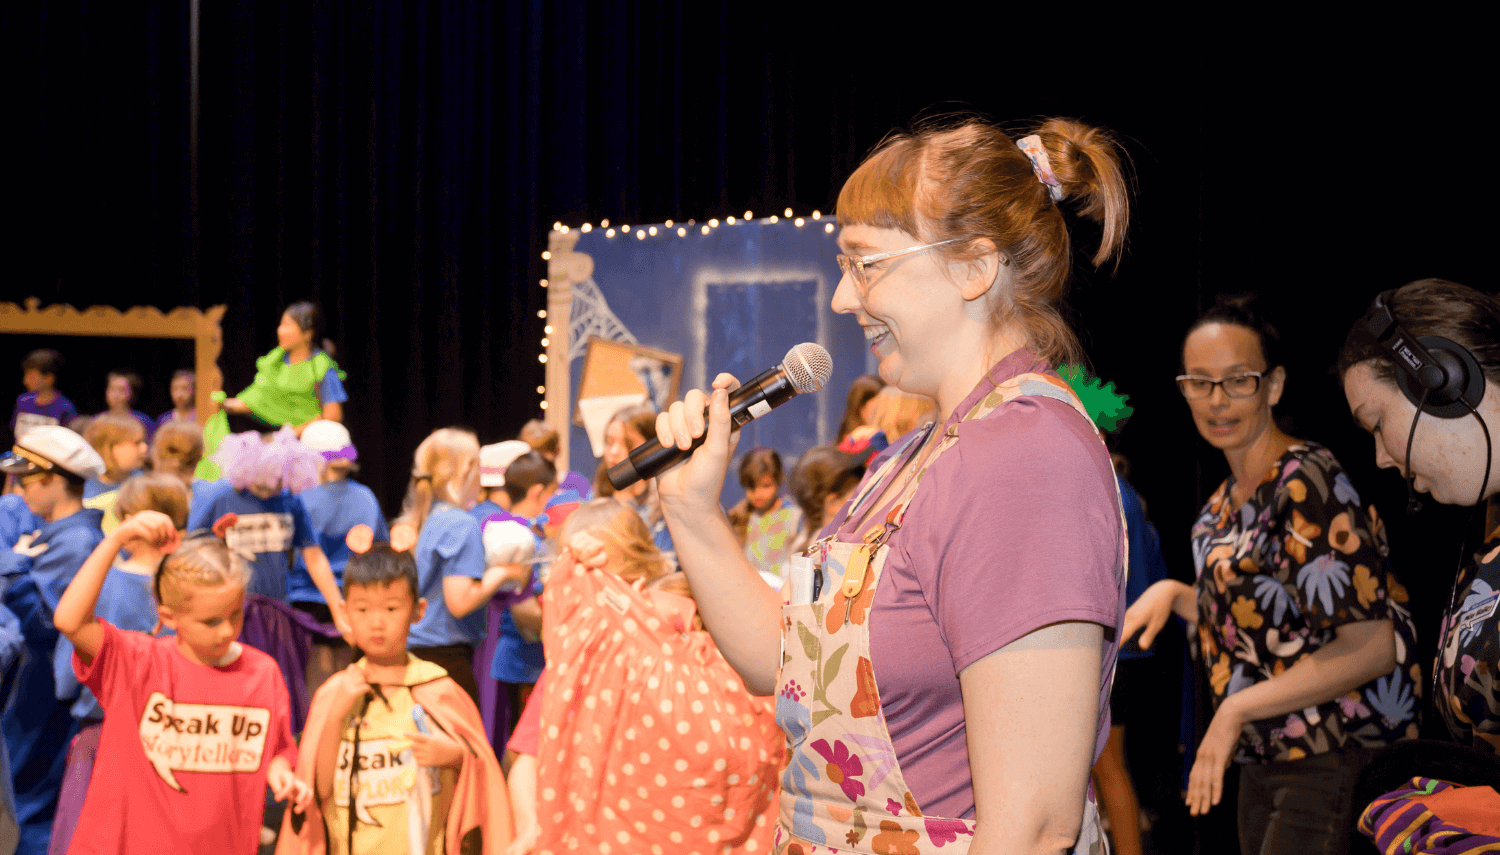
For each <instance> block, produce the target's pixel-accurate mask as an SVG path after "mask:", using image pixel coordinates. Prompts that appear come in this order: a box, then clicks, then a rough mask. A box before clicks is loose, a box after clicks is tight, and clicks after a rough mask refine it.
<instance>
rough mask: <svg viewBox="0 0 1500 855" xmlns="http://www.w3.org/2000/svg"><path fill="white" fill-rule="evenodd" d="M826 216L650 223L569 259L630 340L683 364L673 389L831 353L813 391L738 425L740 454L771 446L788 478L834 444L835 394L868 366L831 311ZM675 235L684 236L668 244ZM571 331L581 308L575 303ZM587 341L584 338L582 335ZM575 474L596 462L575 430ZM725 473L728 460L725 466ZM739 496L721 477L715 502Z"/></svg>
mask: <svg viewBox="0 0 1500 855" xmlns="http://www.w3.org/2000/svg"><path fill="white" fill-rule="evenodd" d="M832 222H833V218H832V217H827V216H825V217H823V218H822V219H821V220H813V219H811V218H808V219H807V220H806V221H805V222H804V224H803V225H801V226H798V225H797V224H796V222H795V221H793V220H787V219H782V220H780V221H778V222H775V223H772V222H769V221H768V220H754V221H750V222H745V221H739V222H737V223H735V224H733V225H730V224H728V223H722V222H721V223H720V224H719V226H718V227H717V228H710V229H709V232H708V234H703V233H702V227H703V224H693V225H675V226H673V227H672V228H667V227H664V226H657V227H656V228H657V234H656V235H654V236H652V235H649V234H648V236H647V237H646V238H644V239H639V238H638V237H637V235H638V233H639V232H640V231H641V230H642V229H647V228H648V227H646V226H638V227H635V228H633V229H632V231H631V232H630V233H623V232H618V231H617V232H616V233H615V234H614V236H613V237H610V236H609V235H608V233H607V232H606V230H605V229H594V230H593V231H591V232H589V233H587V234H584V235H582V236H581V237H580V238H579V241H578V246H577V248H576V251H577V252H581V253H585V254H587V255H590V256H592V257H593V259H594V275H593V278H592V280H590V281H589V282H585V283H583V285H582V286H581V288H589V287H595V288H597V289H598V292H599V295H600V296H602V297H603V298H604V300H605V302H607V303H608V306H609V311H610V312H612V313H613V315H614V316H615V318H616V319H618V321H619V323H620V324H621V325H623V327H624V328H625V329H627V330H629V332H630V334H631V335H633V336H634V338H635V340H636V342H637V343H639V344H642V345H646V346H648V347H655V348H659V349H661V350H666V351H670V352H673V353H680V354H682V356H683V378H682V391H684V392H686V391H687V390H688V389H691V388H694V387H697V388H702V387H704V386H705V385H706V384H707V383H708V382H710V381H711V380H712V379H713V377H714V375H716V374H718V373H719V372H720V371H728V372H730V373H732V374H734V375H735V376H736V377H739V378H740V379H742V380H744V379H748V378H750V377H753V376H755V375H756V374H758V373H760V372H761V371H764V370H765V369H767V368H769V367H771V366H772V365H775V364H776V363H778V362H780V361H781V359H782V357H783V356H785V355H786V352H787V350H789V349H790V348H791V347H792V346H793V345H796V344H798V343H800V342H804V341H815V342H817V343H819V344H821V345H823V346H824V347H826V348H827V349H828V352H829V354H830V355H832V356H833V377H832V379H831V380H829V382H828V385H827V386H826V387H824V389H823V391H822V392H820V393H818V394H816V395H801V396H798V397H797V398H795V399H793V400H792V401H790V402H788V403H787V404H785V405H783V406H782V407H781V408H779V409H778V410H777V411H776V412H775V413H772V414H770V415H768V416H766V417H765V418H761V419H757V420H755V421H754V422H751V423H750V425H749V426H747V427H746V428H745V429H744V431H743V433H744V436H742V437H741V440H740V446H739V453H741V454H742V453H744V452H745V451H748V450H749V449H751V448H754V447H756V446H770V447H772V448H775V449H776V450H777V451H778V452H780V453H781V456H782V460H783V461H784V463H785V464H786V467H787V471H788V472H790V470H791V467H792V465H793V463H794V462H795V461H796V458H797V457H798V456H799V455H800V454H802V452H804V451H806V450H807V449H808V448H811V447H812V446H814V445H820V444H823V443H828V442H831V441H832V440H833V436H834V434H835V433H836V432H837V430H838V425H839V420H840V419H841V418H842V417H843V407H844V396H845V394H846V393H847V392H848V389H849V384H850V383H851V382H853V380H854V378H855V377H857V376H859V375H860V374H864V373H866V372H869V371H872V370H873V365H871V364H868V363H869V351H868V349H867V348H866V347H865V341H864V335H863V333H862V332H861V331H860V329H859V326H858V325H857V324H856V323H855V322H854V320H853V318H851V317H848V316H844V315H837V314H835V313H834V312H833V310H832V309H831V308H830V306H829V303H830V301H831V300H832V299H833V291H834V288H836V287H837V285H838V280H839V272H838V265H837V264H835V263H834V260H833V257H834V255H835V254H836V253H837V252H838V247H837V245H836V244H835V242H834V240H835V237H836V232H834V231H830V230H829V226H830V225H831V224H832ZM679 228H683V229H686V235H685V236H681V237H679V236H678V233H677V230H678V229H679ZM573 305H574V318H573V320H574V324H573V326H574V330H575V334H578V333H577V332H576V331H577V330H578V320H579V317H578V312H579V308H580V301H579V300H578V299H577V297H575V300H574V304H573ZM585 335H586V333H585ZM570 345H571V346H570V348H569V350H570V353H572V354H575V356H574V357H573V359H572V362H571V373H570V376H571V384H572V388H571V389H570V396H569V401H570V403H572V404H574V405H576V402H577V397H578V383H579V378H580V375H581V373H582V368H583V359H582V356H581V354H582V352H583V350H584V348H583V347H582V346H581V344H580V342H577V341H573V342H570ZM569 447H570V454H571V461H570V462H571V465H572V468H573V469H574V471H577V472H583V473H585V474H589V475H592V473H593V472H594V471H595V469H596V468H597V467H598V465H599V461H598V459H597V458H595V457H594V455H593V453H592V449H591V448H590V446H589V442H588V436H587V434H586V433H585V432H584V430H583V428H581V427H577V426H574V427H573V428H572V437H571V440H570V445H569ZM735 465H736V466H737V465H738V461H736V464H735ZM742 496H743V491H742V490H741V489H740V487H739V483H738V479H737V475H736V471H735V470H734V469H731V471H730V474H729V478H728V482H727V483H726V484H725V489H724V502H725V504H726V505H728V504H732V503H733V502H737V501H739V499H740V498H741V497H742Z"/></svg>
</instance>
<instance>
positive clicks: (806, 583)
mask: <svg viewBox="0 0 1500 855" xmlns="http://www.w3.org/2000/svg"><path fill="white" fill-rule="evenodd" d="M813 572H814V570H813V560H812V556H810V555H806V554H804V553H801V552H798V553H795V554H793V555H792V560H791V562H790V563H789V564H788V565H787V582H788V584H790V585H791V591H790V594H791V604H792V605H794V606H805V605H807V604H808V603H811V602H812V601H813Z"/></svg>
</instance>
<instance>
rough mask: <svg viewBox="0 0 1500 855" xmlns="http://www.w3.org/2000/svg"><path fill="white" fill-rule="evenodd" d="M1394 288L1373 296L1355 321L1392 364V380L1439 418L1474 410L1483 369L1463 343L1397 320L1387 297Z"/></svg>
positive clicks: (1481, 394)
mask: <svg viewBox="0 0 1500 855" xmlns="http://www.w3.org/2000/svg"><path fill="white" fill-rule="evenodd" d="M1394 293H1395V291H1394V290H1392V291H1385V292H1383V293H1382V294H1380V296H1378V297H1376V298H1375V302H1374V303H1373V304H1371V306H1370V310H1369V311H1368V312H1366V313H1365V316H1364V318H1363V319H1362V320H1361V321H1360V322H1359V324H1360V327H1361V328H1362V329H1364V330H1365V331H1366V332H1367V333H1369V335H1370V337H1371V338H1372V339H1374V340H1375V343H1376V344H1378V345H1379V346H1380V348H1381V349H1382V350H1384V351H1385V352H1386V353H1387V354H1389V355H1390V357H1391V359H1392V361H1394V362H1395V363H1396V367H1397V368H1398V369H1400V370H1399V371H1398V372H1397V373H1396V385H1397V386H1398V387H1400V389H1401V393H1402V394H1404V395H1405V396H1406V400H1408V401H1411V402H1412V405H1413V406H1415V407H1417V408H1418V409H1420V410H1421V411H1422V412H1424V413H1427V414H1428V415H1432V416H1437V417H1438V418H1440V419H1457V418H1462V417H1463V416H1467V415H1469V414H1470V413H1474V412H1477V411H1478V410H1479V402H1480V401H1481V400H1482V399H1483V398H1484V372H1483V371H1481V370H1480V368H1479V363H1478V362H1476V361H1475V359H1474V355H1473V354H1471V353H1469V351H1468V350H1466V349H1465V348H1464V347H1463V346H1462V345H1460V344H1457V343H1455V342H1452V341H1449V340H1448V339H1446V338H1443V337H1441V336H1435V335H1424V336H1422V337H1421V338H1416V337H1415V336H1413V335H1412V334H1411V333H1409V332H1407V331H1406V330H1405V329H1403V328H1402V327H1401V325H1400V324H1399V323H1397V322H1396V317H1395V315H1392V314H1391V310H1390V306H1389V304H1388V301H1389V300H1390V298H1391V295H1392V294H1394Z"/></svg>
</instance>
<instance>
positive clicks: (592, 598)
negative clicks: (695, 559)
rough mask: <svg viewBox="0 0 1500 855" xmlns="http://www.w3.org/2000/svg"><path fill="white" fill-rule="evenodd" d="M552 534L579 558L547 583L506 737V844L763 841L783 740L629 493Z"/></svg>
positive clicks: (713, 849)
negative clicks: (528, 667)
mask: <svg viewBox="0 0 1500 855" xmlns="http://www.w3.org/2000/svg"><path fill="white" fill-rule="evenodd" d="M580 535H581V536H580ZM560 542H562V543H567V544H569V551H570V552H571V553H576V554H579V555H582V556H583V558H582V559H581V560H580V561H577V562H575V561H574V560H573V558H572V557H571V555H565V556H564V557H563V558H562V559H560V560H559V561H558V564H557V566H556V568H555V569H554V572H553V574H552V576H551V578H550V579H549V580H548V583H547V594H546V596H545V598H544V601H543V614H544V618H543V630H542V639H543V642H544V643H545V644H546V649H547V670H546V671H545V672H543V675H542V679H541V680H539V681H538V682H537V686H536V690H535V691H534V693H533V694H532V697H531V702H530V703H529V704H528V705H527V708H526V711H525V713H523V715H522V718H521V721H520V723H519V724H518V726H517V728H516V734H515V736H514V737H513V738H512V740H511V742H510V749H511V750H512V751H514V752H516V753H517V754H518V756H517V758H516V761H515V763H514V765H513V767H512V769H511V780H512V781H513V782H515V783H514V784H513V785H512V786H513V790H512V799H513V801H514V802H516V804H515V808H516V810H517V816H516V820H517V832H518V840H517V845H516V846H514V847H513V848H512V850H511V851H512V852H513V853H521V852H535V853H537V855H546V853H562V852H567V851H579V852H598V853H601V855H611V853H637V852H641V853H644V852H651V853H692V852H698V853H703V855H708V853H759V852H769V851H770V848H771V834H772V832H773V830H774V828H775V824H776V797H777V789H778V787H777V774H778V771H779V769H780V766H781V762H782V752H783V747H784V746H783V739H782V736H781V733H780V731H779V730H778V729H777V727H776V723H775V720H774V717H773V710H772V706H771V704H770V703H769V701H768V699H765V698H756V697H752V696H751V695H750V693H749V692H748V691H746V689H745V685H744V683H743V682H742V681H741V680H740V678H739V676H738V675H736V674H735V672H734V670H733V669H732V668H730V667H729V664H728V663H727V662H725V661H724V657H723V656H722V655H720V653H719V651H718V649H717V648H716V647H715V646H714V643H713V640H712V638H710V637H709V635H708V633H707V632H705V631H704V629H703V624H702V621H701V620H699V619H698V618H697V609H696V606H695V605H694V602H693V600H692V594H691V591H690V590H689V589H688V587H687V582H686V579H685V577H683V576H682V574H680V573H671V574H668V573H666V572H665V564H664V562H663V560H662V557H661V554H660V552H658V551H657V550H656V548H655V546H654V545H653V544H652V541H651V536H650V533H649V532H648V531H647V530H646V527H645V525H644V524H643V523H642V522H641V521H640V518H639V517H638V516H636V515H635V514H634V513H632V512H630V510H629V509H628V508H625V507H624V506H622V505H620V504H619V503H618V502H612V501H609V500H601V501H597V502H593V503H590V504H589V505H586V506H584V507H583V508H580V509H579V510H578V511H577V512H576V513H575V514H574V515H573V516H572V517H571V518H570V519H569V520H568V523H567V526H566V527H565V528H564V530H563V533H562V537H561V538H560ZM590 565H593V566H590ZM600 565H602V566H600ZM532 840H534V841H535V843H534V844H531V845H530V848H528V843H529V842H530V841H532Z"/></svg>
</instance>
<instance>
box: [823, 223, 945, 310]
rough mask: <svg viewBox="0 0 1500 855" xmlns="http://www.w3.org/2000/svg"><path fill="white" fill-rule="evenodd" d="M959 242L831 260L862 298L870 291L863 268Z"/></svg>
mask: <svg viewBox="0 0 1500 855" xmlns="http://www.w3.org/2000/svg"><path fill="white" fill-rule="evenodd" d="M961 240H964V238H950V239H949V240H940V241H938V242H937V243H924V244H922V245H921V246H909V247H907V248H906V249H898V250H896V251H895V252H882V253H880V254H879V255H843V254H839V255H835V256H834V257H833V260H834V261H836V262H838V265H839V271H840V272H841V273H843V274H844V275H845V276H848V277H849V278H850V279H852V280H854V287H855V288H856V289H858V291H859V295H860V296H861V297H863V296H865V295H866V294H868V293H869V291H870V279H869V275H868V274H867V273H866V272H865V268H867V267H869V266H870V265H872V264H875V263H876V262H880V261H885V260H887V259H891V258H900V257H901V256H903V255H911V254H912V253H914V252H922V251H923V250H928V249H932V248H933V247H938V246H946V245H947V244H950V243H957V242H959V241H961Z"/></svg>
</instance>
